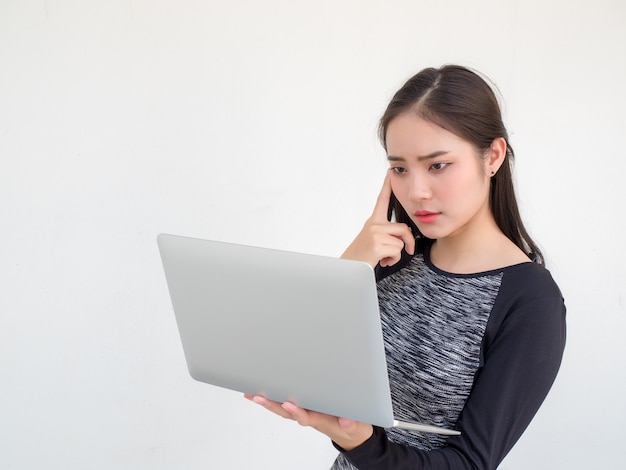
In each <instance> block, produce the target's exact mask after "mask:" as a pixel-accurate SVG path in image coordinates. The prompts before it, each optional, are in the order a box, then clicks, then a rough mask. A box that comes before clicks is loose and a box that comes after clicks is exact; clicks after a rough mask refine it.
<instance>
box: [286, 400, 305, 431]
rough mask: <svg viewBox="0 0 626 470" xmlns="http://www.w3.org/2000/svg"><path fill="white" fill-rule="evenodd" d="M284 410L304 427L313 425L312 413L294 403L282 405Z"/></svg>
mask: <svg viewBox="0 0 626 470" xmlns="http://www.w3.org/2000/svg"><path fill="white" fill-rule="evenodd" d="M281 406H282V408H283V410H285V411H286V412H287V413H289V416H291V418H292V419H294V420H296V421H297V422H298V424H300V425H302V426H310V425H311V416H310V413H309V412H308V411H307V410H305V409H303V408H299V407H297V406H296V405H294V404H293V403H290V402H288V401H287V402H285V403H283V404H282V405H281Z"/></svg>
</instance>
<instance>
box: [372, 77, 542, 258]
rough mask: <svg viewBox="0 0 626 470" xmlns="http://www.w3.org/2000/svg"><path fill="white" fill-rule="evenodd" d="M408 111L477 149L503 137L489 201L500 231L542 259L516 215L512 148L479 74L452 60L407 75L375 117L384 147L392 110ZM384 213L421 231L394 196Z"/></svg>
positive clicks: (416, 232)
mask: <svg viewBox="0 0 626 470" xmlns="http://www.w3.org/2000/svg"><path fill="white" fill-rule="evenodd" d="M409 111H413V112H415V113H416V115H418V116H419V117H421V118H423V119H425V120H427V121H430V122H432V123H433V124H436V125H438V126H440V127H442V128H444V129H446V130H448V131H450V132H452V133H453V134H456V135H457V136H459V137H461V138H462V139H465V140H466V141H468V142H470V143H471V144H473V145H474V146H475V147H476V149H478V151H479V152H482V153H483V154H484V153H485V152H486V151H487V150H489V148H490V147H491V144H492V143H493V141H494V139H497V138H499V137H502V138H504V140H505V141H506V144H507V147H506V157H505V161H504V163H503V164H502V166H501V167H500V169H499V170H498V172H497V173H496V174H495V175H494V176H493V177H492V178H491V187H490V190H489V207H490V208H491V211H492V213H493V216H494V218H495V221H496V223H497V225H498V227H499V228H500V230H502V232H503V233H504V234H505V235H506V236H507V237H508V238H509V239H510V240H511V241H512V242H513V243H515V244H516V245H517V246H518V247H519V248H520V249H521V250H522V251H523V252H524V253H526V254H527V255H528V256H529V257H530V258H531V259H532V260H533V261H535V262H536V263H539V264H544V259H543V255H542V253H541V250H540V249H539V247H538V246H537V245H536V243H535V242H534V241H533V239H532V238H531V237H530V235H528V232H527V231H526V228H525V227H524V224H523V222H522V218H521V217H520V213H519V208H518V206H517V200H516V198H515V190H514V188H513V176H512V169H511V166H512V164H513V158H514V153H513V148H512V147H511V146H510V144H509V137H508V133H507V131H506V128H505V127H504V123H503V122H502V113H501V111H500V106H499V104H498V100H497V98H496V95H495V94H494V92H493V90H492V89H491V87H490V86H489V85H488V84H487V82H486V81H485V80H483V78H481V77H480V76H479V75H478V74H477V73H475V72H474V71H472V70H470V69H468V68H465V67H461V66H458V65H446V66H443V67H441V68H439V69H435V68H427V69H424V70H422V71H421V72H419V73H418V74H417V75H415V76H413V77H411V78H410V79H409V80H408V81H407V82H406V83H405V84H404V85H403V86H402V88H400V89H399V90H398V91H397V92H396V94H395V95H394V96H393V98H392V99H391V102H390V103H389V105H388V106H387V109H386V110H385V113H384V114H383V116H382V118H381V119H380V124H379V128H378V135H379V138H380V141H381V143H382V145H383V147H385V150H386V149H387V143H386V136H387V126H388V125H389V123H390V122H391V121H392V120H393V119H394V118H395V117H397V116H398V115H400V114H403V113H406V112H409ZM389 217H390V219H391V218H394V220H396V221H397V222H402V223H405V224H407V225H408V226H409V227H410V228H411V230H412V231H413V234H414V235H415V236H416V237H423V235H422V234H421V233H420V231H419V229H418V228H417V226H416V225H415V224H414V223H413V221H412V220H411V218H410V217H409V215H408V214H407V213H406V211H405V210H404V208H403V207H402V206H401V205H400V203H399V202H398V200H397V199H396V198H395V196H392V199H391V202H390V204H389Z"/></svg>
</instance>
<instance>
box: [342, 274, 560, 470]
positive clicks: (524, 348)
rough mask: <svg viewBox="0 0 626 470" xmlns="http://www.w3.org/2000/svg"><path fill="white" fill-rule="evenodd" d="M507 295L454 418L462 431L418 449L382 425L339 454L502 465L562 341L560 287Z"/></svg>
mask: <svg viewBox="0 0 626 470" xmlns="http://www.w3.org/2000/svg"><path fill="white" fill-rule="evenodd" d="M509 285H511V284H510V283H509ZM511 289H512V288H511ZM557 291H558V288H557ZM510 299H511V298H510V297H508V300H506V303H507V305H499V306H498V307H497V309H498V310H499V311H501V312H502V311H506V314H500V315H498V314H496V315H495V316H494V318H493V322H492V321H491V319H490V323H491V325H490V326H488V329H489V328H490V329H491V331H488V332H487V334H486V336H485V344H484V346H483V347H484V350H483V361H484V362H483V366H482V367H481V368H480V369H479V371H478V372H477V374H476V378H475V382H474V386H473V388H472V392H471V393H470V395H469V397H468V400H467V402H466V404H465V407H464V409H463V412H462V413H461V416H460V418H459V420H458V422H457V426H456V429H457V430H459V431H461V435H460V436H453V437H450V438H449V439H448V440H447V443H446V445H445V446H444V447H442V448H439V449H435V450H431V451H421V450H418V449H414V448H412V447H407V446H404V445H399V444H395V443H392V442H390V441H389V440H388V439H387V436H386V434H385V431H384V429H381V428H375V430H374V434H373V435H372V437H371V438H370V439H369V440H368V441H366V442H365V443H364V444H362V445H361V446H359V447H357V448H355V449H353V450H351V451H348V452H344V455H345V456H346V457H347V458H348V459H349V460H350V461H351V462H352V463H353V465H354V466H356V467H357V468H359V469H361V470H370V469H371V470H374V469H376V470H383V469H394V470H401V469H424V470H427V469H481V470H482V469H484V470H487V469H495V468H496V467H497V466H498V465H499V464H500V462H501V461H502V459H504V457H505V456H506V454H507V453H508V452H509V450H510V449H511V447H513V445H514V444H515V442H516V441H517V440H518V439H519V437H520V436H521V434H522V433H523V431H524V430H525V429H526V427H527V426H528V424H529V423H530V421H531V419H532V418H533V417H534V415H535V414H536V412H537V410H538V409H539V406H540V405H541V403H542V402H543V400H544V399H545V397H546V395H547V393H548V391H549V390H550V387H551V386H552V383H553V382H554V379H555V377H556V374H557V371H558V369H559V366H560V364H561V358H562V355H563V349H564V347H565V306H564V304H563V299H562V297H561V296H560V293H559V292H556V293H553V294H551V295H549V296H543V297H534V298H533V299H532V300H529V299H526V300H525V301H520V299H519V298H516V299H514V300H510ZM494 309H496V307H495V306H494Z"/></svg>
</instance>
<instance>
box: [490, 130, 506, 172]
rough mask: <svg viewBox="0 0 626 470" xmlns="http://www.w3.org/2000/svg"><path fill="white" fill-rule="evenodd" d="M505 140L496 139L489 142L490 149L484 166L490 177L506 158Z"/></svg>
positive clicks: (501, 138) (502, 138)
mask: <svg viewBox="0 0 626 470" xmlns="http://www.w3.org/2000/svg"><path fill="white" fill-rule="evenodd" d="M506 147H507V145H506V140H505V139H504V137H497V138H495V139H493V142H491V147H490V148H489V152H488V154H487V160H486V166H487V168H486V169H487V172H488V173H489V174H490V175H492V176H493V175H495V174H496V173H497V172H498V170H499V169H500V167H501V166H502V164H503V163H504V159H505V158H506Z"/></svg>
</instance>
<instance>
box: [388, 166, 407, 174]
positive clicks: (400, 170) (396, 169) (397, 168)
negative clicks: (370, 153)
mask: <svg viewBox="0 0 626 470" xmlns="http://www.w3.org/2000/svg"><path fill="white" fill-rule="evenodd" d="M391 171H393V172H394V173H395V174H396V175H401V174H403V173H406V168H403V167H401V166H392V167H391Z"/></svg>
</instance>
